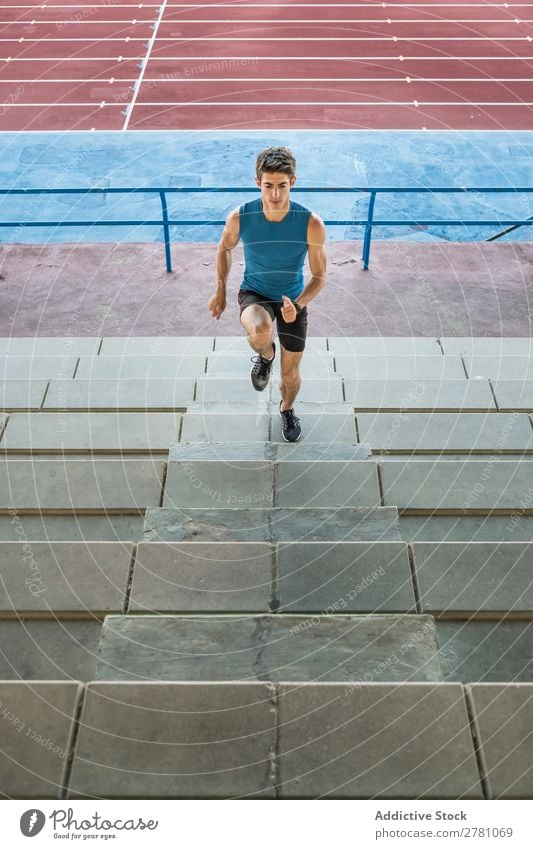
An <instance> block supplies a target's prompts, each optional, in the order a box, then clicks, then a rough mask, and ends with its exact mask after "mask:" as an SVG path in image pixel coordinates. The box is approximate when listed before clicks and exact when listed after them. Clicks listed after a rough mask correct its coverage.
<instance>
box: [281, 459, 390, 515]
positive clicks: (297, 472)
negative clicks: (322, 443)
mask: <svg viewBox="0 0 533 849" xmlns="http://www.w3.org/2000/svg"><path fill="white" fill-rule="evenodd" d="M335 447H336V448H337V447H338V446H335ZM274 504H275V505H276V506H279V507H292V508H298V507H325V508H331V507H379V506H380V505H381V495H380V491H379V482H378V476H377V464H375V463H369V462H365V461H364V460H363V461H361V462H359V461H357V460H339V461H336V462H334V461H331V460H329V459H328V460H323V459H318V458H317V459H312V460H310V461H309V462H308V463H302V462H295V461H292V459H291V460H287V461H286V462H284V463H281V462H278V464H277V476H276V485H275V490H274Z"/></svg>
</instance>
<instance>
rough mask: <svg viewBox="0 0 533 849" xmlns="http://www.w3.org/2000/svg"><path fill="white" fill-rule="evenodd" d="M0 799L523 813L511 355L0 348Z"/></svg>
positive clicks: (310, 348)
mask: <svg viewBox="0 0 533 849" xmlns="http://www.w3.org/2000/svg"><path fill="white" fill-rule="evenodd" d="M1 344H2V349H1V350H0V357H1V360H2V373H3V377H4V382H3V387H2V400H1V407H0V409H1V410H2V411H3V412H2V413H1V415H0V449H1V450H2V459H1V472H0V481H1V484H0V499H1V501H0V540H1V542H0V574H1V578H2V581H1V585H0V679H2V680H1V681H0V752H1V754H0V782H1V783H0V790H1V792H2V794H3V795H4V796H5V797H11V798H54V799H57V798H59V799H74V798H91V797H94V798H113V797H115V798H162V799H164V798H187V797H188V798H190V797H192V798H219V797H223V798H237V797H239V798H240V797H243V798H244V797H250V798H265V799H266V798H272V799H273V798H280V799H288V798H317V797H327V798H396V799H398V798H400V799H401V798H404V799H418V798H427V799H431V798H434V799H445V798H449V799H460V798H461V799H467V798H468V799H493V798H533V771H532V764H533V746H532V740H533V735H532V731H533V668H532V656H533V630H532V627H531V619H532V615H533V589H532V575H533V542H532V540H533V462H532V460H531V458H530V455H531V453H532V452H533V422H532V418H531V414H532V413H533V357H532V349H531V344H532V343H531V340H530V339H523V338H516V339H494V338H493V339H489V338H443V339H433V338H400V337H398V338H382V337H376V338H366V337H365V338H346V337H337V338H335V337H330V338H322V337H312V338H310V339H309V340H308V345H307V351H306V354H305V356H304V359H303V363H302V376H303V382H302V389H301V393H300V395H299V398H298V400H297V403H296V405H295V407H296V411H297V414H298V415H299V416H300V418H301V421H302V428H303V437H302V439H301V441H300V442H298V443H296V444H287V443H285V442H284V441H283V439H282V436H281V430H280V419H279V414H278V399H279V392H278V388H277V383H278V372H277V368H278V365H276V369H275V371H274V377H273V380H272V381H271V383H270V385H269V387H268V388H267V389H266V390H265V392H263V393H257V392H255V391H254V389H253V388H252V386H251V384H250V380H249V368H250V356H251V355H252V354H253V352H252V351H251V350H250V349H249V347H248V345H247V342H246V340H245V339H244V338H242V337H238V338H237V337H216V338H212V337H195V338H185V337H183V338H176V337H174V338H172V337H163V338H157V339H152V338H118V337H117V338H104V339H99V338H77V339H75V338H35V339H33V338H32V339H30V338H19V339H15V338H12V339H4V340H1Z"/></svg>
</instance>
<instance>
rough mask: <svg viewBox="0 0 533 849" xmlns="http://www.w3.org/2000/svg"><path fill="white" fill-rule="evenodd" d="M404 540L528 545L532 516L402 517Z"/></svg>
mask: <svg viewBox="0 0 533 849" xmlns="http://www.w3.org/2000/svg"><path fill="white" fill-rule="evenodd" d="M399 521H400V532H401V535H402V539H405V540H407V541H413V542H416V541H418V542H435V541H442V542H529V540H531V539H533V516H525V515H524V514H523V512H522V511H521V510H520V511H517V512H516V513H513V514H511V516H494V515H486V516H465V515H464V514H458V515H456V516H442V515H437V516H432V515H425V516H424V515H423V516H416V515H411V514H408V515H406V514H404V515H403V516H400V520H399Z"/></svg>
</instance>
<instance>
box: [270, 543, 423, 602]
mask: <svg viewBox="0 0 533 849" xmlns="http://www.w3.org/2000/svg"><path fill="white" fill-rule="evenodd" d="M277 593H278V596H279V608H278V612H279V613H286V612H294V613H304V612H307V611H313V612H317V613H320V612H321V611H322V612H325V613H343V612H351V613H352V612H353V613H355V612H361V613H363V612H364V613H376V612H388V613H391V612H398V613H415V612H416V605H415V597H414V592H413V585H412V582H411V573H410V568H409V559H408V553H407V546H406V545H405V544H404V543H400V542H372V543H371V544H368V543H364V542H339V543H331V542H328V543H320V542H311V543H300V542H295V543H286V544H283V545H278V546H277Z"/></svg>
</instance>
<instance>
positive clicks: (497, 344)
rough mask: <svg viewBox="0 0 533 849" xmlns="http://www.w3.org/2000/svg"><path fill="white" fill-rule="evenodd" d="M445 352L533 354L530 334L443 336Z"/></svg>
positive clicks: (441, 340)
mask: <svg viewBox="0 0 533 849" xmlns="http://www.w3.org/2000/svg"><path fill="white" fill-rule="evenodd" d="M440 343H441V345H442V348H443V350H444V353H445V354H469V355H478V354H531V353H533V346H532V343H531V337H529V336H442V337H441V339H440Z"/></svg>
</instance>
